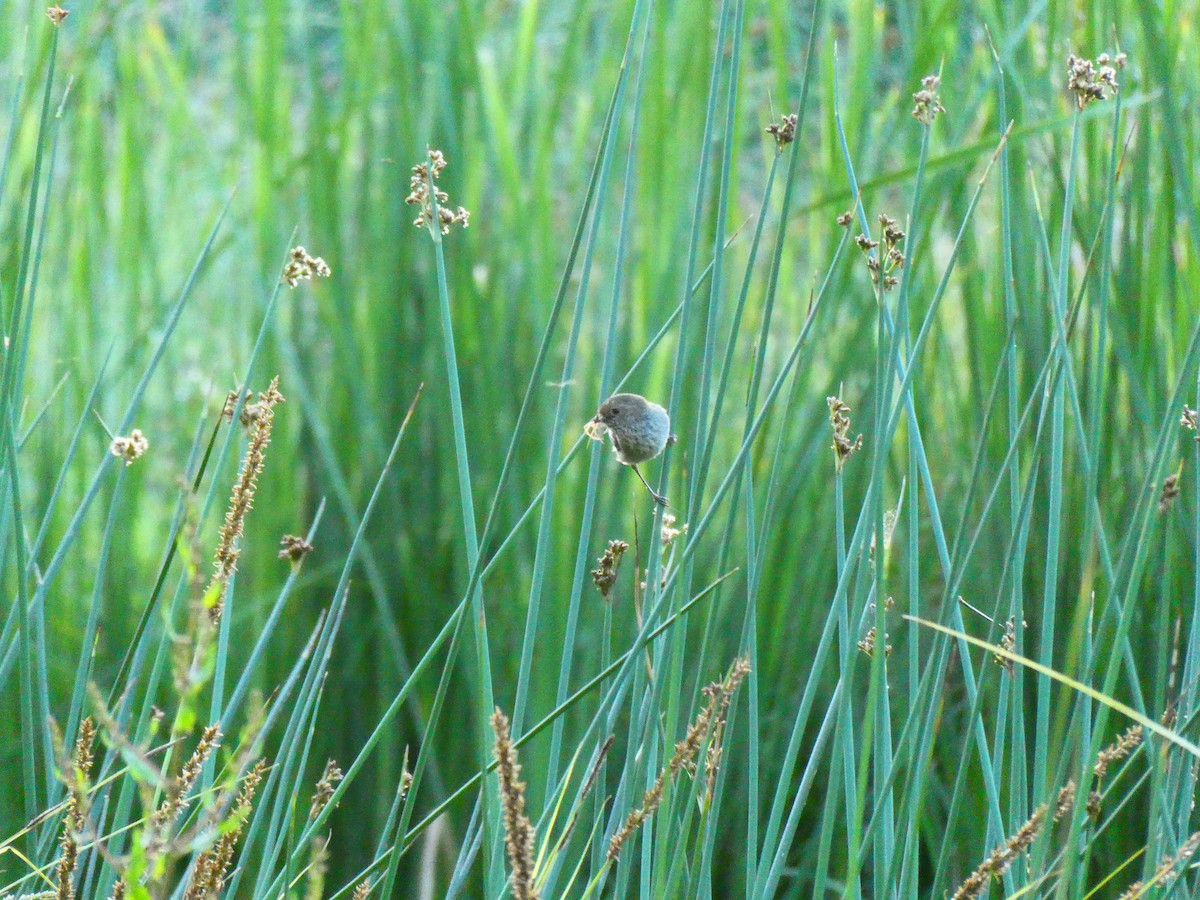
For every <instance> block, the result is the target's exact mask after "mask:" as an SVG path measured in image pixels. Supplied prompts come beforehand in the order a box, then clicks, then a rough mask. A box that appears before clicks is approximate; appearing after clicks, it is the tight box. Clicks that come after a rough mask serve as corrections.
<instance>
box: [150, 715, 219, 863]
mask: <svg viewBox="0 0 1200 900" xmlns="http://www.w3.org/2000/svg"><path fill="white" fill-rule="evenodd" d="M220 743H221V729H220V727H218V726H217V725H209V726H208V727H207V728H205V729H204V732H203V733H202V734H201V735H200V742H199V743H198V744H196V749H195V750H194V751H193V752H192V755H191V756H190V757H188V760H187V762H185V763H184V764H183V768H182V769H180V771H179V774H178V775H175V776H173V777H172V778H171V779H170V780H169V781H168V782H167V789H166V792H165V795H164V796H163V801H162V803H161V804H160V805H159V807H158V809H156V810H155V811H154V814H153V815H151V816H150V824H149V826H148V828H147V834H148V840H147V850H146V852H147V855H149V856H152V857H155V856H161V855H163V854H164V853H165V851H166V849H167V847H168V845H169V844H170V842H171V840H172V839H173V838H174V837H175V833H174V832H175V823H176V822H178V821H179V817H180V816H182V815H183V813H184V812H185V811H186V810H187V808H188V807H189V806H190V805H191V798H190V797H189V796H188V795H189V794H190V793H191V791H192V788H193V787H194V786H195V784H196V779H197V778H199V777H200V772H201V771H202V770H203V768H204V763H205V761H206V760H207V759H208V757H209V756H210V755H212V752H213V751H214V750H215V749H216V748H217V747H218V746H219V745H220Z"/></svg>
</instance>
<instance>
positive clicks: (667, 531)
mask: <svg viewBox="0 0 1200 900" xmlns="http://www.w3.org/2000/svg"><path fill="white" fill-rule="evenodd" d="M675 521H676V520H675V514H674V513H669V512H665V513H663V517H662V535H661V537H662V545H663V547H664V548H665V547H669V546H671V544H672V543H674V541H675V538H677V537H679V536H680V535H681V534H687V530H688V527H687V523H686V522H685V523H684V524H683V525H681V526H680V527H679V528H676V527H675Z"/></svg>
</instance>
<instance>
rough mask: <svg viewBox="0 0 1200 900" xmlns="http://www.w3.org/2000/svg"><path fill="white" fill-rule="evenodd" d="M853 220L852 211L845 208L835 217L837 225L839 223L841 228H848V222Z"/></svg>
mask: <svg viewBox="0 0 1200 900" xmlns="http://www.w3.org/2000/svg"><path fill="white" fill-rule="evenodd" d="M853 221H854V213H853V212H852V211H850V210H846V212H844V213H842V214H841V215H840V216H838V217H837V223H838V224H839V225H841V226H842V227H843V228H849V227H850V223H851V222H853Z"/></svg>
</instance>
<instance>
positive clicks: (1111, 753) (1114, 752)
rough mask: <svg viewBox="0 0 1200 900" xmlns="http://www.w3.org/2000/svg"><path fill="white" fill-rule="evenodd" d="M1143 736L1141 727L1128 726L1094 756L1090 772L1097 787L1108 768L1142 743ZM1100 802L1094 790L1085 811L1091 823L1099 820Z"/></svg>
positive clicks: (1098, 794) (1096, 791) (1098, 795)
mask: <svg viewBox="0 0 1200 900" xmlns="http://www.w3.org/2000/svg"><path fill="white" fill-rule="evenodd" d="M1143 735H1144V731H1143V729H1142V726H1141V725H1130V726H1129V727H1128V728H1126V729H1125V731H1124V732H1122V733H1121V736H1120V737H1118V738H1117V740H1116V742H1115V743H1112V744H1109V745H1108V746H1107V747H1105V748H1104V749H1103V750H1101V751H1100V752H1099V753H1098V754H1097V755H1096V764H1095V765H1094V766H1093V767H1092V772H1093V773H1094V774H1095V776H1096V784H1097V787H1099V783H1100V782H1101V781H1103V780H1104V776H1105V775H1106V774H1108V767H1109V766H1111V765H1112V764H1113V763H1115V762H1120V761H1121V760H1123V759H1124V758H1125V757H1127V756H1128V755H1129V754H1130V753H1132V752H1133V751H1134V750H1135V749H1136V748H1137V746H1138V744H1140V743H1141V742H1142V737H1143ZM1100 800H1101V797H1100V791H1099V790H1094V791H1092V792H1091V793H1090V794H1089V795H1088V800H1087V811H1088V815H1089V816H1091V818H1092V820H1093V821H1095V820H1097V819H1099V818H1100Z"/></svg>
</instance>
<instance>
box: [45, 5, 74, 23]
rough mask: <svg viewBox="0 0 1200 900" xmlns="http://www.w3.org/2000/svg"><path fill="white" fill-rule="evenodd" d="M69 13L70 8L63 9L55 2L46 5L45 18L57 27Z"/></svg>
mask: <svg viewBox="0 0 1200 900" xmlns="http://www.w3.org/2000/svg"><path fill="white" fill-rule="evenodd" d="M70 14H71V11H70V10H67V9H63V8H62V7H61V6H58V5H57V4H55V5H54V6H48V7H46V16H47V18H49V19H50V21H51V22H52V23H54V27H55V28H57V27H58V26H59V25H61V24H62V23H63V21H64V20H65V19H66V18H67V16H69V15H70Z"/></svg>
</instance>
